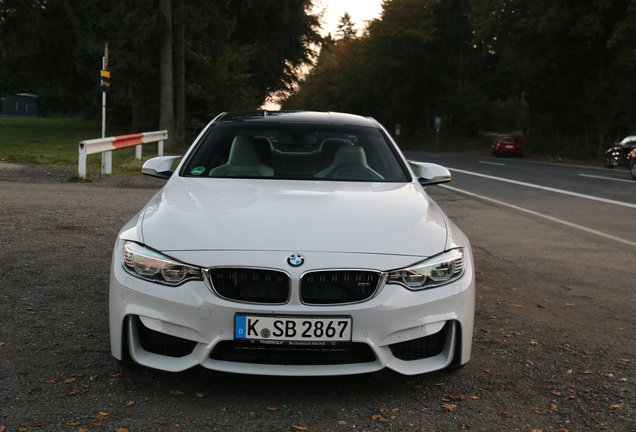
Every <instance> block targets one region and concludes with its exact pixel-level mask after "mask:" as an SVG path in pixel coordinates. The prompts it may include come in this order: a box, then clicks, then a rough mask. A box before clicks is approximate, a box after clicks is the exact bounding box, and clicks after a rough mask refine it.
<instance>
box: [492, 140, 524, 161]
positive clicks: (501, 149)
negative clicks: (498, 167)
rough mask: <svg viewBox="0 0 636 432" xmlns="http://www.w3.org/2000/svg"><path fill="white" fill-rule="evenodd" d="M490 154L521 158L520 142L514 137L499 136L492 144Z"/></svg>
mask: <svg viewBox="0 0 636 432" xmlns="http://www.w3.org/2000/svg"><path fill="white" fill-rule="evenodd" d="M492 154H493V155H495V156H501V155H515V156H521V142H520V141H519V138H517V137H516V136H512V135H499V136H497V137H496V138H495V140H494V141H493V143H492Z"/></svg>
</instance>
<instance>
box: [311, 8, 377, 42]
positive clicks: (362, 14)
mask: <svg viewBox="0 0 636 432" xmlns="http://www.w3.org/2000/svg"><path fill="white" fill-rule="evenodd" d="M314 4H315V7H316V11H317V12H320V11H323V10H324V16H323V30H322V34H323V35H324V36H326V35H327V33H331V35H332V36H336V31H337V30H338V22H339V21H340V17H341V16H343V15H344V13H345V12H349V15H351V20H352V21H353V23H354V24H355V25H354V28H355V29H356V30H357V31H358V34H360V31H361V30H362V29H363V28H364V27H366V23H365V21H366V20H370V19H373V18H378V17H379V16H380V12H382V0H315V1H314Z"/></svg>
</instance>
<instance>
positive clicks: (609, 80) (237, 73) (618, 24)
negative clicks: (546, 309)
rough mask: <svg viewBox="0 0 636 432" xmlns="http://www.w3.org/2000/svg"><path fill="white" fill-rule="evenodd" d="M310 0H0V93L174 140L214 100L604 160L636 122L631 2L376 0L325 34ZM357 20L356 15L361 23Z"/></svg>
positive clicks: (191, 130)
mask: <svg viewBox="0 0 636 432" xmlns="http://www.w3.org/2000/svg"><path fill="white" fill-rule="evenodd" d="M313 3H314V2H313V1H312V0H215V1H213V2H210V1H207V0H188V1H186V0H105V1H100V2H96V1H86V0H0V95H2V96H6V95H8V94H12V93H18V92H29V93H35V94H37V95H39V96H40V98H41V100H42V101H43V102H44V104H45V106H46V108H47V112H48V114H49V115H57V116H60V115H82V116H85V117H87V118H98V117H99V116H100V113H101V97H100V91H101V90H100V85H99V70H100V68H101V66H102V56H103V53H104V45H105V43H108V46H109V64H108V70H109V71H110V72H111V80H110V83H111V85H110V90H109V93H108V119H109V124H117V125H118V126H119V129H120V130H121V127H127V128H129V129H130V131H131V133H132V132H140V131H145V130H156V129H158V128H159V129H167V130H169V131H170V136H171V137H172V139H171V141H172V143H171V146H173V148H181V147H183V146H184V145H185V144H186V143H187V142H189V141H190V140H191V139H192V138H193V136H194V135H195V134H196V133H197V131H198V130H200V128H201V127H202V126H203V125H205V124H206V123H207V122H208V121H209V120H210V119H211V118H213V117H214V116H215V115H216V114H218V113H220V112H223V111H233V110H251V109H255V108H258V107H260V106H262V105H263V104H264V103H265V102H266V101H272V100H275V101H276V102H278V103H279V104H280V105H281V107H282V108H283V109H312V110H330V111H343V112H351V113H357V114H362V115H370V116H373V117H375V118H377V119H378V120H379V121H380V122H381V123H382V124H384V125H385V127H386V128H387V129H388V130H389V131H391V132H392V133H393V132H394V129H395V125H396V124H400V125H401V128H402V129H401V136H400V139H401V140H404V141H405V142H408V141H409V140H410V141H422V142H424V141H427V140H430V139H431V138H432V137H435V136H436V135H437V134H438V132H437V131H436V129H435V127H434V118H435V117H441V119H442V128H441V129H442V130H441V132H442V133H443V134H444V137H445V139H446V140H450V139H455V138H457V139H461V138H463V137H470V136H476V135H477V134H478V133H480V132H481V133H483V132H484V131H493V132H513V133H516V134H520V135H523V140H524V146H525V151H531V152H534V153H537V154H545V155H555V154H558V155H560V156H563V157H570V158H576V159H598V158H600V157H601V155H602V152H603V151H604V150H605V149H606V148H607V147H609V146H610V145H612V144H613V143H614V142H615V141H618V140H620V139H621V138H622V137H624V136H626V135H630V134H636V0H385V1H384V2H383V4H382V13H381V14H380V16H379V17H378V18H377V19H375V20H372V21H371V22H369V23H368V25H364V23H354V22H351V21H350V19H349V18H348V16H344V17H343V18H342V19H341V26H340V27H339V30H338V32H336V34H335V35H329V36H327V37H322V36H321V35H320V28H321V18H320V15H319V14H316V13H315V12H313V11H314V9H315V8H314V4H313ZM356 26H360V27H364V28H361V29H359V30H358V29H356Z"/></svg>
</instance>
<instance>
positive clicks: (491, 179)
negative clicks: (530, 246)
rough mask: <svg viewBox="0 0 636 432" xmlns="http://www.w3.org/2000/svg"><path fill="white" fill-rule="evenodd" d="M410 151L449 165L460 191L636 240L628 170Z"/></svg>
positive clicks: (635, 189)
mask: <svg viewBox="0 0 636 432" xmlns="http://www.w3.org/2000/svg"><path fill="white" fill-rule="evenodd" d="M410 156H411V157H413V159H415V160H420V161H426V162H433V163H439V164H440V165H443V166H445V167H447V168H449V169H450V170H451V173H452V175H453V181H452V182H451V184H450V187H452V188H453V189H456V190H457V191H461V192H464V193H466V194H473V196H475V197H477V198H481V199H483V200H491V202H496V203H499V204H500V205H502V206H508V207H509V208H513V206H514V207H516V210H518V211H526V212H527V213H529V212H534V214H535V216H536V217H543V218H545V219H551V220H552V221H553V222H554V223H560V224H561V225H563V226H568V227H570V228H574V229H578V230H580V231H582V232H587V233H591V234H595V235H597V236H599V237H604V238H606V239H607V240H609V241H617V242H623V243H625V244H628V245H632V246H636V229H635V228H634V222H635V219H636V181H635V180H633V179H632V178H631V176H630V174H629V171H626V170H619V169H614V170H612V169H605V168H599V167H592V166H579V165H565V164H554V163H544V162H536V161H531V160H524V159H518V158H495V157H490V156H486V155H480V154H476V155H454V154H430V153H411V154H410Z"/></svg>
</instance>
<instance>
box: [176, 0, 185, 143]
mask: <svg viewBox="0 0 636 432" xmlns="http://www.w3.org/2000/svg"><path fill="white" fill-rule="evenodd" d="M183 3H184V1H183V0H175V57H176V58H175V73H176V77H175V80H176V87H175V93H176V103H175V109H176V112H175V114H176V115H175V136H174V138H175V141H176V143H177V145H182V144H185V119H186V114H185V110H186V105H185V73H186V72H185V24H184V22H183V19H184V17H183V15H184V13H183Z"/></svg>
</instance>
